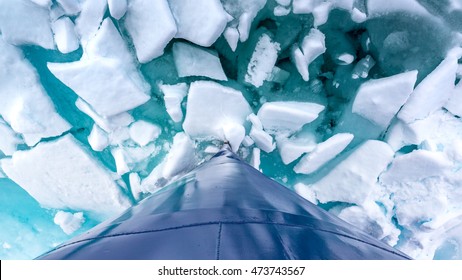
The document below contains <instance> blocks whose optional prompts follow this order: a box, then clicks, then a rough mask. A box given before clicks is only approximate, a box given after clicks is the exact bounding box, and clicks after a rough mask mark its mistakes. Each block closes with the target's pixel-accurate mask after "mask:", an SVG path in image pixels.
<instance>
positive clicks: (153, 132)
mask: <svg viewBox="0 0 462 280" xmlns="http://www.w3.org/2000/svg"><path fill="white" fill-rule="evenodd" d="M129 133H130V138H131V139H132V140H133V141H135V142H136V143H137V144H138V145H140V146H141V147H144V146H146V145H147V144H148V143H150V142H151V141H154V140H156V139H157V138H158V137H159V135H160V134H161V133H162V129H161V128H160V127H159V126H158V125H155V124H152V123H149V122H146V121H143V120H139V121H136V122H134V123H132V124H131V125H130V128H129Z"/></svg>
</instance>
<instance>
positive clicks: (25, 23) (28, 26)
mask: <svg viewBox="0 0 462 280" xmlns="http://www.w3.org/2000/svg"><path fill="white" fill-rule="evenodd" d="M0 30H1V34H2V37H3V39H4V40H5V41H6V42H8V43H11V44H13V45H28V44H32V45H38V46H41V47H43V48H45V49H54V48H55V46H54V42H53V33H52V32H51V26H50V15H49V12H48V7H41V6H38V5H36V4H34V3H32V2H31V1H29V0H0Z"/></svg>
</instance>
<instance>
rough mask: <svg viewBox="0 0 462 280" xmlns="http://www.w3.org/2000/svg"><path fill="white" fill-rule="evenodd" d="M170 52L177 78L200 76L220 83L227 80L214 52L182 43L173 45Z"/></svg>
mask: <svg viewBox="0 0 462 280" xmlns="http://www.w3.org/2000/svg"><path fill="white" fill-rule="evenodd" d="M172 50H173V59H174V61H175V66H176V70H177V72H178V76H179V77H181V78H182V77H190V76H202V77H208V78H211V79H215V80H220V81H227V80H228V78H226V75H225V72H223V68H222V67H221V63H220V59H219V58H218V54H217V53H216V52H215V51H213V50H207V49H203V48H199V47H195V46H193V45H191V44H187V43H182V42H177V43H175V44H173V48H172Z"/></svg>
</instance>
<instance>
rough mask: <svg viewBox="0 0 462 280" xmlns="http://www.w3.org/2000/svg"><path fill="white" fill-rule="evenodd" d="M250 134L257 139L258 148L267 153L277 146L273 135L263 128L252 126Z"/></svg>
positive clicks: (253, 138) (254, 139)
mask: <svg viewBox="0 0 462 280" xmlns="http://www.w3.org/2000/svg"><path fill="white" fill-rule="evenodd" d="M249 136H250V137H251V138H252V140H253V141H255V144H256V145H257V147H258V148H260V149H262V150H263V151H265V152H267V153H271V152H272V151H273V150H274V149H275V148H276V145H274V143H273V137H271V135H269V134H268V133H266V132H265V131H263V130H260V129H258V128H255V127H252V129H251V130H250V134H249Z"/></svg>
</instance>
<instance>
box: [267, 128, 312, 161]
mask: <svg viewBox="0 0 462 280" xmlns="http://www.w3.org/2000/svg"><path fill="white" fill-rule="evenodd" d="M315 140H316V139H314V136H313V135H311V137H310V136H307V135H304V136H303V137H298V138H285V137H277V138H276V142H277V147H278V151H279V154H280V155H281V159H282V162H283V163H284V164H289V163H291V162H293V161H295V160H297V159H298V158H299V157H301V156H302V155H303V154H305V153H309V152H312V151H313V150H314V149H315V148H316V141H315Z"/></svg>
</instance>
